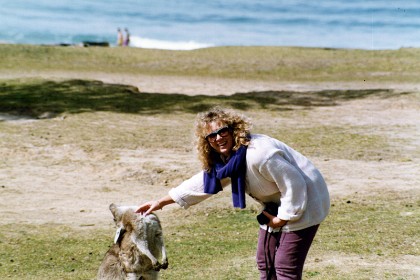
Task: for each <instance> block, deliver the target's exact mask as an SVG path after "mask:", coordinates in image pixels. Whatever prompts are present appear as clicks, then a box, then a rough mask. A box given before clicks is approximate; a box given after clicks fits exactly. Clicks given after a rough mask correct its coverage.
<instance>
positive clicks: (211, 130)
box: [206, 122, 234, 157]
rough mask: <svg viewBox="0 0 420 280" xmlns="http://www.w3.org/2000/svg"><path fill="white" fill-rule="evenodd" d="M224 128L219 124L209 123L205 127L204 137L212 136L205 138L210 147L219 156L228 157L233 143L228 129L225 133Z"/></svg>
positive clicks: (224, 126)
mask: <svg viewBox="0 0 420 280" xmlns="http://www.w3.org/2000/svg"><path fill="white" fill-rule="evenodd" d="M226 127H227V126H226V125H224V124H222V123H220V122H211V123H209V124H208V125H207V131H206V132H207V134H206V135H210V134H212V135H210V136H209V137H208V138H207V140H208V141H209V143H210V146H211V147H212V148H213V149H214V150H215V151H216V152H218V153H219V154H222V155H224V156H225V157H228V156H229V155H230V152H231V151H232V148H233V146H234V141H233V135H232V132H231V131H230V129H227V133H226ZM216 133H217V134H216ZM215 134H216V135H215Z"/></svg>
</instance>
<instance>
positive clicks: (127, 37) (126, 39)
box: [124, 28, 130, 47]
mask: <svg viewBox="0 0 420 280" xmlns="http://www.w3.org/2000/svg"><path fill="white" fill-rule="evenodd" d="M124 31H125V39H124V46H125V47H128V46H129V45H130V33H129V32H128V28H126V29H124Z"/></svg>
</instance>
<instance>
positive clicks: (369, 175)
mask: <svg viewBox="0 0 420 280" xmlns="http://www.w3.org/2000/svg"><path fill="white" fill-rule="evenodd" d="M38 75H40V76H43V77H46V78H77V75H71V74H63V73H61V74H60V73H56V74H48V73H44V74H38ZM83 77H84V78H91V79H98V80H102V81H104V82H111V83H119V84H131V85H134V86H137V87H139V89H140V90H141V91H146V92H160V93H183V94H211V95H218V94H233V93H236V92H249V91H256V90H257V91H261V90H295V91H306V90H321V89H360V88H390V89H395V90H401V91H412V92H417V94H416V95H415V96H413V95H410V96H408V97H402V96H401V97H394V98H390V99H378V98H374V97H372V98H368V99H363V100H355V101H349V102H345V103H343V104H341V105H339V106H334V107H318V108H315V109H312V110H311V111H310V112H309V113H308V114H309V116H308V118H310V119H312V120H313V121H314V122H315V123H317V122H318V123H328V124H334V125H369V124H371V125H372V127H382V128H383V127H385V128H383V129H382V130H380V131H378V130H375V131H372V133H375V134H380V135H384V136H387V137H390V138H391V139H392V138H400V139H401V138H403V139H404V140H405V141H406V145H405V146H404V147H402V148H401V158H408V159H409V160H399V159H395V161H374V162H373V161H351V160H339V159H328V160H326V159H325V158H321V157H320V158H314V159H313V161H314V162H315V164H316V165H317V166H318V167H319V168H320V169H321V170H322V172H323V173H324V175H325V177H326V178H327V181H328V185H329V189H330V192H331V195H332V196H335V197H338V196H343V197H344V196H348V195H351V194H352V193H355V192H358V193H364V192H370V191H372V190H382V191H384V192H386V191H402V192H409V193H412V194H413V195H416V196H419V195H420V158H419V150H420V145H419V144H420V121H419V120H420V102H419V101H420V97H419V92H420V84H413V85H391V84H389V85H383V84H382V85H379V84H368V85H367V84H345V83H343V84H330V83H325V84H285V83H275V82H253V81H239V80H226V79H206V78H200V79H193V80H192V79H188V78H182V77H147V76H142V77H139V76H136V77H134V76H129V75H121V76H118V75H112V76H111V75H109V76H107V75H105V76H104V75H102V74H97V75H95V74H89V75H88V76H86V75H84V76H83ZM2 78H12V77H8V76H7V75H3V77H2ZM14 78H16V76H15V77H14ZM1 118H2V120H3V122H1ZM35 121H42V120H25V119H12V118H8V116H4V115H3V116H0V128H1V127H2V126H5V125H14V126H19V125H25V124H28V122H35ZM55 121H56V122H60V121H62V120H61V119H59V118H57V119H56V120H55ZM0 133H1V130H0ZM55 149H56V150H52V148H51V147H49V146H48V145H44V146H42V147H29V146H27V147H25V148H21V149H18V150H10V149H9V148H8V147H0V152H1V154H2V159H1V162H0V164H1V168H0V214H1V217H2V218H1V219H0V223H2V224H8V223H22V224H26V223H30V224H65V225H68V226H72V227H76V228H91V227H110V226H112V219H111V216H110V213H109V212H108V210H107V208H106V207H107V206H108V205H109V203H110V202H117V203H123V204H132V205H136V204H139V203H141V202H143V201H146V200H149V199H152V198H156V197H159V196H161V195H164V194H166V193H167V191H168V190H169V188H170V187H172V186H174V185H176V184H177V183H179V182H181V180H182V179H183V178H186V177H187V176H188V175H187V174H192V173H193V172H194V171H195V170H197V161H196V159H195V158H193V157H192V155H191V152H176V153H174V152H173V151H170V150H161V151H156V152H155V153H153V154H150V153H147V152H146V151H142V150H121V151H119V160H118V161H115V160H111V159H110V160H107V158H106V156H105V155H101V154H95V156H94V157H92V155H88V154H86V153H85V152H84V151H83V150H77V149H74V147H72V146H71V145H68V146H61V147H60V148H55ZM57 149H59V150H57ZM64 159H68V160H64ZM146 161H147V163H148V164H149V165H150V164H152V165H154V166H157V167H158V166H164V167H162V168H163V169H164V168H165V167H169V168H170V167H171V166H172V165H174V166H175V165H176V166H178V169H177V172H179V173H176V174H175V175H174V180H173V182H169V183H162V182H161V181H160V179H161V177H159V176H160V175H159V174H160V172H162V171H158V172H154V173H153V172H152V173H150V174H149V175H144V174H145V172H143V173H142V170H141V169H142V168H143V167H144V163H145V162H146ZM180 162H182V164H180ZM171 170H174V169H171ZM174 172H175V171H174ZM163 173H165V172H164V171H163ZM216 199H218V200H217V201H218V202H217V203H218V204H220V200H224V199H225V200H226V201H229V200H230V198H229V194H223V195H221V196H220V197H219V198H216ZM213 204H214V203H213V202H212V200H210V201H209V202H207V203H206V207H211V206H212V205H213ZM163 211H164V212H163V213H165V215H161V216H162V217H163V218H162V219H163V222H164V223H165V222H166V221H169V220H170V219H172V218H173V217H174V216H176V212H177V211H179V210H178V207H176V206H175V205H173V206H170V207H168V208H167V209H165V210H163ZM347 258H350V259H343V258H341V259H340V258H334V260H330V261H335V262H342V263H343V264H346V263H348V262H350V263H351V262H352V261H353V262H358V261H360V260H357V256H354V257H353V258H352V257H351V256H347ZM351 258H352V259H351ZM364 262H366V263H367V264H366V265H367V266H369V265H373V263H374V262H375V260H364ZM369 262H370V263H369ZM402 264H404V265H405V266H408V269H409V270H411V269H412V270H413V271H417V272H416V273H418V274H419V275H420V269H419V267H420V259H419V257H418V256H417V257H415V256H411V257H408V256H407V258H406V259H404V260H401V262H400V264H398V263H392V264H389V265H390V266H391V267H392V266H398V265H402ZM326 265H328V264H326Z"/></svg>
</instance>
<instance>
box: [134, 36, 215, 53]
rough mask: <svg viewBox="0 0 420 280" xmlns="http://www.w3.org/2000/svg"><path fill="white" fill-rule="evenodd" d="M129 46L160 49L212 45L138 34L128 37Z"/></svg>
mask: <svg viewBox="0 0 420 280" xmlns="http://www.w3.org/2000/svg"><path fill="white" fill-rule="evenodd" d="M130 46H131V47H137V48H145V49H162V50H195V49H201V48H208V47H212V46H213V45H210V44H204V43H198V42H194V41H187V42H182V41H163V40H156V39H150V38H143V37H138V36H131V37H130Z"/></svg>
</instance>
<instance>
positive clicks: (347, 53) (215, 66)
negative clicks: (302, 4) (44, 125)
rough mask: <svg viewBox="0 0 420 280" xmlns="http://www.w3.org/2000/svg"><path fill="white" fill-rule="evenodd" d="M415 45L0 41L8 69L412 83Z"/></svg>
mask: <svg viewBox="0 0 420 280" xmlns="http://www.w3.org/2000/svg"><path fill="white" fill-rule="evenodd" d="M419 53H420V49H414V48H410V49H399V50H375V51H369V50H351V49H318V48H293V47H216V48H206V49H199V50H192V51H168V50H152V49H140V48H125V49H121V48H73V47H71V48H68V47H59V46H32V45H0V69H5V70H6V69H7V71H8V72H9V73H11V72H16V73H27V72H28V71H44V72H54V71H59V72H60V73H62V72H79V73H86V72H97V71H98V69H100V71H101V72H105V73H121V72H123V73H127V74H147V75H175V76H202V77H205V76H207V77H221V78H239V79H254V80H275V81H287V82H291V81H305V82H309V81H315V82H318V81H353V82H355V81H358V82H381V81H392V82H417V80H418V76H419V74H420V73H419V72H420V64H419V62H418V59H417V58H418V57H419Z"/></svg>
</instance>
